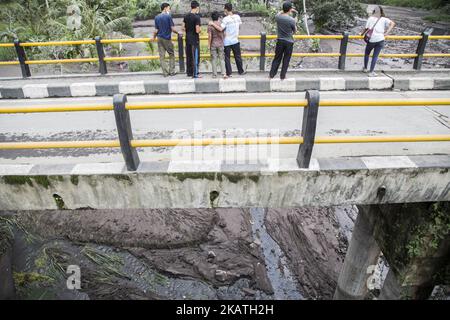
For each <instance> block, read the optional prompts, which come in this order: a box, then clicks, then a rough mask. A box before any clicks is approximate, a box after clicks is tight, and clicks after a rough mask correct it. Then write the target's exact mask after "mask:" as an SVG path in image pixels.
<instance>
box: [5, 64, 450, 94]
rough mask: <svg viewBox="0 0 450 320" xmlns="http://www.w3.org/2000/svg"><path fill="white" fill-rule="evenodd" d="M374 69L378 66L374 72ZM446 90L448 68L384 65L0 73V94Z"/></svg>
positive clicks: (449, 80)
mask: <svg viewBox="0 0 450 320" xmlns="http://www.w3.org/2000/svg"><path fill="white" fill-rule="evenodd" d="M377 72H378V71H377ZM310 89H314V90H321V91H330V90H401V91H408V90H450V75H449V72H448V70H445V69H435V70H423V71H412V70H411V71H405V70H386V71H379V75H378V76H377V77H368V76H367V74H365V73H363V72H361V71H339V70H335V69H332V70H326V69H318V70H310V69H308V70H303V71H299V70H296V71H289V73H288V78H287V79H285V80H284V81H280V79H279V78H275V79H272V80H269V78H268V73H267V72H248V73H247V74H246V75H244V76H239V75H238V74H237V73H235V74H234V75H233V77H232V78H230V79H227V80H224V79H219V78H218V79H213V78H212V77H211V74H210V73H207V74H204V75H203V78H201V79H196V80H194V79H191V78H187V77H186V75H184V74H178V75H176V76H174V77H168V78H164V77H162V75H161V74H160V73H145V72H134V73H117V74H107V75H104V76H101V75H99V74H86V75H81V74H78V75H77V74H74V75H66V76H58V77H56V76H41V77H31V78H28V79H22V78H5V77H3V78H0V98H2V99H22V98H31V99H33V98H48V97H89V96H111V95H114V94H116V93H124V94H128V95H130V94H137V95H139V94H185V93H224V92H279V91H281V92H296V91H305V90H310Z"/></svg>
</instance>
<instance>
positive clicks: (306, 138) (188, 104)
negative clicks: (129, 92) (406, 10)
mask: <svg viewBox="0 0 450 320" xmlns="http://www.w3.org/2000/svg"><path fill="white" fill-rule="evenodd" d="M113 101H114V103H113V105H109V104H102V105H79V106H31V107H26V106H25V107H2V108H0V113H3V114H5V113H33V112H70V111H111V110H114V114H115V117H116V122H117V124H118V125H117V129H118V134H119V140H93V141H44V142H1V143H0V150H2V149H3V150H21V149H61V148H62V149H65V148H119V147H120V148H121V149H122V152H123V156H124V159H125V163H126V166H127V168H128V170H131V171H134V170H136V169H137V166H138V163H139V160H138V158H139V157H138V156H137V153H136V151H135V149H133V148H143V147H183V146H225V145H226V146H229V145H233V146H237V145H268V144H280V145H284V144H296V145H299V146H300V147H299V148H300V151H302V150H303V151H304V152H303V151H302V152H300V151H299V154H302V156H301V157H302V158H301V159H300V158H298V159H297V162H298V164H299V166H300V167H302V168H308V166H309V161H310V157H311V152H312V145H314V144H341V143H394V142H403V143H417V142H450V134H435V135H433V134H431V135H405V136H390V135H389V136H337V137H336V136H319V137H315V129H312V130H313V131H312V130H311V129H310V128H315V127H316V125H317V114H318V108H319V107H374V106H377V107H380V106H397V107H404V106H429V105H433V106H450V99H410V100H409V99H406V100H405V99H402V100H399V99H395V100H394V99H386V100H380V99H371V100H367V99H366V100H352V99H351V100H343V99H324V100H321V99H320V96H319V93H318V92H317V91H308V92H307V94H306V99H300V100H294V99H292V100H282V101H276V100H272V101H271V100H250V101H237V100H235V101H224V102H217V101H167V102H151V103H140V104H128V103H126V97H125V96H123V95H116V96H115V97H114V98H113ZM262 107H297V108H304V109H303V113H304V114H303V118H304V119H306V122H305V123H303V124H302V126H303V127H302V135H301V136H294V137H281V136H280V137H237V138H234V137H233V138H201V139H150V140H134V139H132V138H130V135H129V133H127V132H131V131H132V126H131V121H130V116H129V114H128V112H129V110H147V109H150V110H152V109H153V110H156V109H186V108H191V109H198V108H262ZM314 137H315V138H314ZM302 148H304V149H302ZM124 150H128V151H124ZM130 150H132V151H133V152H134V153H135V156H130V154H131V151H130ZM305 150H307V151H305ZM305 152H307V153H308V154H306V153H305ZM136 159H137V160H136Z"/></svg>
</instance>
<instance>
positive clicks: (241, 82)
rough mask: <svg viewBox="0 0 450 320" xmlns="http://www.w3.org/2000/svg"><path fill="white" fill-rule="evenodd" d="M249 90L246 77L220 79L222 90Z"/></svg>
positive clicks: (220, 88) (220, 89)
mask: <svg viewBox="0 0 450 320" xmlns="http://www.w3.org/2000/svg"><path fill="white" fill-rule="evenodd" d="M246 90H247V86H246V82H245V79H244V78H236V79H233V78H228V79H220V80H219V91H220V92H243V91H246Z"/></svg>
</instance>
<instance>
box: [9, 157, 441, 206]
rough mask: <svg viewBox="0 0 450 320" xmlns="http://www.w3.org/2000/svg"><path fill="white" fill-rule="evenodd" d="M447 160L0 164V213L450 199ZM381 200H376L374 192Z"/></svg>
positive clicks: (418, 158)
mask: <svg viewBox="0 0 450 320" xmlns="http://www.w3.org/2000/svg"><path fill="white" fill-rule="evenodd" d="M449 167H450V156H415V157H414V156H411V157H386V158H381V157H363V158H336V159H318V160H317V159H313V161H312V162H311V165H310V168H309V169H299V168H298V166H297V164H296V160H295V159H272V160H269V161H268V162H267V163H265V164H260V165H256V164H255V165H245V164H244V165H230V164H226V163H221V162H216V161H209V162H199V163H195V162H186V163H174V162H153V163H152V162H143V163H141V165H140V166H139V168H138V170H137V172H133V173H131V172H126V169H125V165H124V164H123V163H99V164H78V165H72V164H67V165H36V166H34V165H1V166H0V176H1V178H0V208H1V210H16V209H21V210H30V209H36V210H39V209H57V208H67V209H77V208H86V207H89V208H94V209H122V208H209V207H275V208H281V207H300V206H330V205H342V204H373V203H407V202H419V201H421V202H426V201H450V172H449V170H448V169H449ZM381 186H385V187H386V193H385V196H384V197H383V198H382V199H381V200H380V199H379V198H377V193H378V189H379V187H381Z"/></svg>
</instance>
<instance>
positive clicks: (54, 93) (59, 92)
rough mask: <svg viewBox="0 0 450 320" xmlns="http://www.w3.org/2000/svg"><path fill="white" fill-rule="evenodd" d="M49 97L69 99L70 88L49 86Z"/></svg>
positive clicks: (61, 85) (56, 85) (57, 85)
mask: <svg viewBox="0 0 450 320" xmlns="http://www.w3.org/2000/svg"><path fill="white" fill-rule="evenodd" d="M47 90H48V96H49V97H70V87H69V86H68V85H64V84H49V85H48V87H47Z"/></svg>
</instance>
